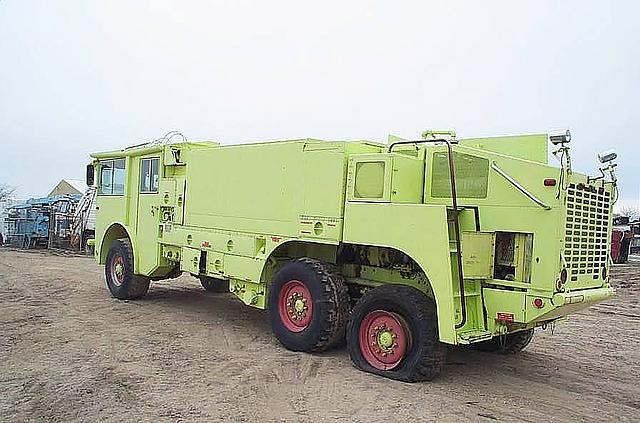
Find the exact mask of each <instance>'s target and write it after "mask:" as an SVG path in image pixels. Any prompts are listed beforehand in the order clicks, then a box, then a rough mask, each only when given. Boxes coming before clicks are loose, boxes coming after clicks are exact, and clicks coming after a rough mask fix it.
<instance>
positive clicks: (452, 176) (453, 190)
mask: <svg viewBox="0 0 640 423" xmlns="http://www.w3.org/2000/svg"><path fill="white" fill-rule="evenodd" d="M430 143H434V144H436V143H445V144H447V158H448V159H449V180H450V181H451V202H452V203H453V213H454V214H455V218H454V219H453V230H454V231H455V235H456V257H457V260H456V261H457V268H458V283H459V287H460V312H461V313H462V320H461V321H460V323H457V324H456V326H455V327H456V329H460V328H461V327H463V326H464V325H465V324H466V323H467V303H466V301H465V297H464V274H463V272H462V247H461V245H460V222H459V220H458V196H457V193H456V172H455V166H454V163H453V147H452V145H451V141H450V140H447V139H444V138H437V139H430V140H417V141H396V142H394V143H391V144H390V145H389V149H388V150H387V151H388V152H389V153H391V151H392V150H393V147H395V146H396V145H402V144H430Z"/></svg>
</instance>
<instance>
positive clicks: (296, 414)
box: [0, 249, 640, 422]
mask: <svg viewBox="0 0 640 423" xmlns="http://www.w3.org/2000/svg"><path fill="white" fill-rule="evenodd" d="M612 274H613V277H614V284H615V286H616V287H617V288H618V294H617V296H616V297H615V298H614V299H612V300H610V301H607V302H604V303H601V304H598V305H596V306H594V307H591V308H590V309H589V310H587V311H584V312H582V313H579V314H577V315H575V316H572V317H571V318H570V319H569V320H568V321H567V322H566V323H564V324H562V325H558V326H557V327H556V328H555V330H554V333H551V330H546V331H537V332H536V336H535V338H534V342H533V343H532V345H530V347H529V348H528V349H526V350H525V351H524V352H522V353H521V354H520V355H518V356H509V357H503V356H495V355H492V354H487V353H481V352H475V351H468V350H462V349H454V348H452V349H451V350H450V353H449V358H448V362H447V365H446V367H445V371H444V373H443V375H442V376H441V377H440V378H438V379H437V380H435V381H433V382H430V383H418V384H406V383H402V382H396V381H392V380H388V379H383V378H380V377H376V376H373V375H370V374H367V373H363V372H360V371H357V370H356V369H355V368H354V367H352V365H351V362H350V360H349V357H348V354H347V352H346V350H345V348H344V347H342V348H338V349H336V350H332V351H330V352H327V353H323V354H317V355H310V354H302V353H293V352H289V351H287V350H285V349H284V348H282V347H281V346H280V345H279V344H278V342H277V341H276V340H275V339H274V338H273V337H272V336H271V333H270V328H269V324H268V322H267V314H266V313H265V312H263V311H259V310H255V309H252V308H249V307H246V306H244V305H242V304H241V303H240V302H239V301H238V300H236V299H235V298H234V297H233V296H232V295H231V294H211V293H207V292H205V291H204V290H203V289H202V288H201V287H200V285H199V283H198V281H197V280H196V279H195V278H192V277H188V276H183V277H181V278H179V279H177V280H174V281H165V282H157V283H153V284H152V286H151V288H150V290H149V294H148V295H147V296H146V297H145V298H144V299H143V300H140V301H135V302H133V301H131V302H127V301H119V300H116V299H113V298H111V297H110V295H109V293H108V291H107V289H106V287H105V283H104V277H103V270H102V268H101V267H100V266H98V265H97V264H95V262H94V261H93V260H92V259H91V258H86V257H76V256H68V255H63V254H55V253H51V252H37V251H36V252H24V251H14V250H7V249H0V331H1V332H0V420H2V421H98V420H101V421H125V420H126V421H174V422H175V421H218V420H225V421H257V420H260V421H304V422H318V421H328V420H335V419H344V420H349V421H359V422H372V421H396V420H397V421H406V420H411V421H433V420H437V421H603V420H604V421H614V420H615V421H638V420H640V380H639V376H640V341H639V335H640V333H639V331H638V328H639V327H640V306H639V303H638V295H639V294H640V261H635V262H632V263H630V264H627V265H621V266H616V267H615V268H614V269H613V271H612Z"/></svg>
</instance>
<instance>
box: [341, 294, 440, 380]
mask: <svg viewBox="0 0 640 423" xmlns="http://www.w3.org/2000/svg"><path fill="white" fill-rule="evenodd" d="M374 291H376V292H375V294H374ZM374 295H375V296H383V297H387V298H389V299H393V301H397V302H400V303H402V304H404V307H405V308H406V309H408V310H410V311H411V314H412V316H403V317H405V318H407V317H410V318H413V319H415V321H417V322H421V323H423V324H420V325H419V329H420V331H421V332H422V333H421V335H422V339H424V340H425V341H424V342H423V344H422V345H420V346H418V348H420V349H421V350H420V351H419V353H418V354H419V357H418V359H417V361H416V363H415V365H414V366H412V367H405V368H402V367H401V368H399V369H398V370H396V369H393V370H387V371H383V370H378V369H375V368H373V367H372V366H371V365H369V364H368V363H367V362H366V361H365V360H364V359H358V358H355V357H360V355H361V353H360V346H359V337H358V330H359V326H358V327H355V325H356V322H355V321H354V320H353V319H352V320H350V321H349V328H348V330H347V333H348V334H349V336H348V337H347V344H348V348H349V353H350V355H351V359H352V361H353V363H354V365H355V366H356V367H357V368H359V369H360V370H364V371H367V372H370V373H374V374H378V375H380V376H384V377H388V378H391V379H396V380H401V381H404V382H419V381H429V380H432V379H433V378H435V377H436V376H437V375H439V374H440V373H441V371H442V368H443V367H444V364H445V361H446V353H447V348H446V346H445V345H444V344H442V343H441V342H440V341H439V337H438V326H437V325H438V319H437V310H436V305H435V302H434V301H433V299H431V298H428V297H427V296H426V295H424V294H423V293H422V292H420V291H418V290H417V289H415V288H411V287H408V286H405V285H393V284H389V285H382V286H380V287H377V288H374V289H373V290H371V291H369V292H367V293H366V294H365V295H363V296H362V298H360V300H359V301H358V303H357V304H356V306H355V307H354V310H353V312H352V316H354V315H356V314H357V313H358V312H359V310H360V309H361V308H365V307H367V303H368V302H370V301H371V297H372V296H374ZM362 317H364V316H362ZM358 323H359V322H358ZM355 349H357V351H356V350H355ZM354 358H355V359H354Z"/></svg>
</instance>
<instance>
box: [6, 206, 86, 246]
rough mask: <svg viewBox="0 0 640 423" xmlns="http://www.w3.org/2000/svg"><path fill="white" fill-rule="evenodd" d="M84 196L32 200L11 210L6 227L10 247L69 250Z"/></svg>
mask: <svg viewBox="0 0 640 423" xmlns="http://www.w3.org/2000/svg"><path fill="white" fill-rule="evenodd" d="M79 198H80V196H77V195H56V196H51V197H43V198H32V199H30V200H28V201H26V202H24V203H20V204H17V205H15V206H12V207H10V208H9V209H8V213H7V217H6V218H5V224H6V225H7V239H6V242H7V244H9V245H12V246H14V247H20V248H34V247H57V248H67V247H68V246H69V240H70V233H71V218H72V216H73V212H74V209H75V205H76V203H77V202H78V199H79Z"/></svg>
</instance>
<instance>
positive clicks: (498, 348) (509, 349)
mask: <svg viewBox="0 0 640 423" xmlns="http://www.w3.org/2000/svg"><path fill="white" fill-rule="evenodd" d="M533 334H534V330H533V329H527V330H522V331H519V332H514V333H510V334H507V335H503V336H504V338H502V337H501V336H496V337H494V338H492V339H490V340H488V341H483V342H479V343H477V344H472V348H474V349H476V350H479V351H484V352H491V353H497V354H505V355H506V354H518V353H519V352H521V351H522V350H524V349H525V348H526V347H527V345H529V344H530V343H531V340H532V339H533Z"/></svg>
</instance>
